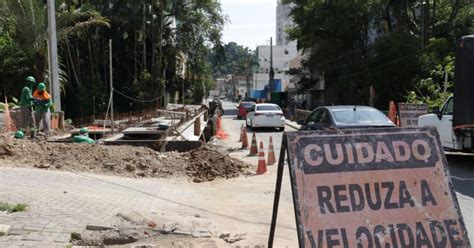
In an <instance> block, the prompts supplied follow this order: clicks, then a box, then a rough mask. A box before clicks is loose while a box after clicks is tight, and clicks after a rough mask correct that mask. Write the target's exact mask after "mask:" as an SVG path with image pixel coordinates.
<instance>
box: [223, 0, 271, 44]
mask: <svg viewBox="0 0 474 248" xmlns="http://www.w3.org/2000/svg"><path fill="white" fill-rule="evenodd" d="M220 2H221V4H222V6H221V7H222V12H223V14H224V15H227V16H228V18H229V22H228V23H227V24H226V25H225V28H224V33H223V41H224V42H225V43H228V42H231V41H234V42H236V43H237V44H239V45H243V46H244V47H248V48H250V49H252V50H255V48H256V47H257V45H267V44H270V37H273V40H275V29H276V28H275V25H276V20H275V18H276V17H275V16H276V13H275V12H276V2H277V0H220ZM273 43H275V42H273Z"/></svg>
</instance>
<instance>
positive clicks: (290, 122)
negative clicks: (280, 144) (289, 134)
mask: <svg viewBox="0 0 474 248" xmlns="http://www.w3.org/2000/svg"><path fill="white" fill-rule="evenodd" d="M285 125H287V126H289V127H292V128H294V129H296V130H299V129H300V127H301V126H300V125H298V124H296V123H294V122H292V121H288V120H286V121H285Z"/></svg>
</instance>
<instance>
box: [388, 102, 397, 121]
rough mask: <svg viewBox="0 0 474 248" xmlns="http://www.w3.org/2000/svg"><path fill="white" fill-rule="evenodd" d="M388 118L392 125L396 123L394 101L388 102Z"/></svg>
mask: <svg viewBox="0 0 474 248" xmlns="http://www.w3.org/2000/svg"><path fill="white" fill-rule="evenodd" d="M388 118H389V119H390V120H391V121H392V122H393V123H394V124H396V125H397V124H398V123H397V108H396V106H395V102H394V101H390V104H389V107H388Z"/></svg>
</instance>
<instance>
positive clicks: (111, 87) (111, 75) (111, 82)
mask: <svg viewBox="0 0 474 248" xmlns="http://www.w3.org/2000/svg"><path fill="white" fill-rule="evenodd" d="M109 66H110V67H109V73H110V75H109V77H110V120H111V121H112V123H111V125H110V126H111V127H112V133H113V132H114V127H115V122H114V81H113V73H112V39H109Z"/></svg>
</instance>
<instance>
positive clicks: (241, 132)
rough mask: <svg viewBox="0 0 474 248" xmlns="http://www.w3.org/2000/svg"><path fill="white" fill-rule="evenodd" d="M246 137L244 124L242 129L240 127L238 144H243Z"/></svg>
mask: <svg viewBox="0 0 474 248" xmlns="http://www.w3.org/2000/svg"><path fill="white" fill-rule="evenodd" d="M243 137H244V124H242V127H240V138H239V141H238V142H242V140H243Z"/></svg>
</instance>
